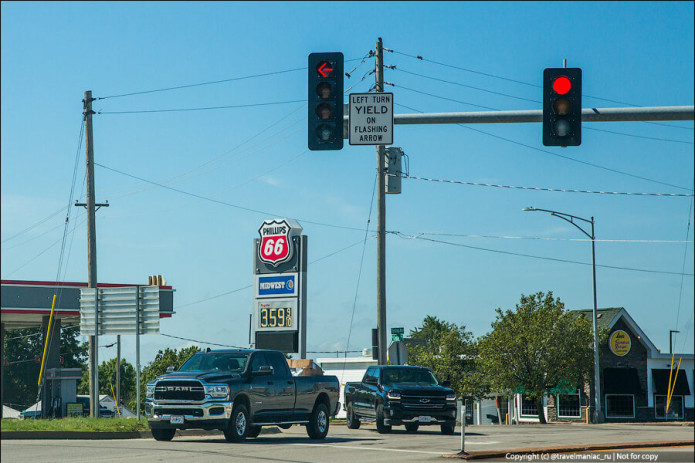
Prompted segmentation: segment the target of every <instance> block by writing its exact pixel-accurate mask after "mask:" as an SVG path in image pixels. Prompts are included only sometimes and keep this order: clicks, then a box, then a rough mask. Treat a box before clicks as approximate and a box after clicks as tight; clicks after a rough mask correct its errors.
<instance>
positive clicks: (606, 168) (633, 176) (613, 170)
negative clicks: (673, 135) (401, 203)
mask: <svg viewBox="0 0 695 463" xmlns="http://www.w3.org/2000/svg"><path fill="white" fill-rule="evenodd" d="M396 105H397V106H401V107H404V108H406V109H410V110H411V111H415V112H418V113H423V111H420V110H418V109H415V108H412V107H410V106H406V105H403V104H399V103H396ZM455 125H458V126H459V127H462V128H465V129H468V130H472V131H474V132H478V133H482V134H483V135H488V136H490V137H493V138H497V139H500V140H504V141H506V142H509V143H513V144H515V145H519V146H523V147H524V148H529V149H532V150H535V151H539V152H541V153H546V154H550V155H551V156H556V157H559V158H562V159H567V160H568V161H572V162H576V163H579V164H584V165H587V166H591V167H595V168H597V169H601V170H605V171H608V172H613V173H616V174H621V175H626V176H628V177H632V178H636V179H639V180H644V181H647V182H652V183H658V184H660V185H665V186H670V187H673V188H678V189H679V190H686V191H691V189H690V188H685V187H682V186H678V185H673V184H671V183H666V182H661V181H659V180H654V179H651V178H647V177H642V176H641V175H636V174H631V173H629V172H625V171H622V170H618V169H611V168H610V167H604V166H601V165H599V164H594V163H592V162H588V161H582V160H580V159H575V158H573V157H570V156H565V155H562V154H558V153H554V152H552V151H548V150H544V149H540V148H537V147H535V146H532V145H527V144H525V143H521V142H518V141H516V140H511V139H509V138H505V137H502V136H500V135H495V134H492V133H490V132H485V131H484V130H480V129H474V128H473V127H469V126H467V125H463V124H455Z"/></svg>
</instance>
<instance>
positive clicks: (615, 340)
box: [608, 330, 632, 357]
mask: <svg viewBox="0 0 695 463" xmlns="http://www.w3.org/2000/svg"><path fill="white" fill-rule="evenodd" d="M608 345H609V347H610V349H611V352H613V353H614V354H615V355H617V356H619V357H623V356H625V355H627V353H628V352H630V347H632V341H631V340H630V335H629V334H627V333H626V332H625V331H623V330H617V331H614V332H613V333H611V336H610V338H609V340H608Z"/></svg>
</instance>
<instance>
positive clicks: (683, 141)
mask: <svg viewBox="0 0 695 463" xmlns="http://www.w3.org/2000/svg"><path fill="white" fill-rule="evenodd" d="M436 80H441V79H436ZM386 84H387V85H391V86H393V87H397V88H402V89H404V90H408V91H410V92H414V93H419V94H421V95H426V96H431V97H433V98H439V99H440V100H446V101H451V102H454V103H460V104H465V105H468V106H474V107H476V108H482V109H488V110H490V111H501V110H500V109H499V108H493V107H490V106H483V105H479V104H476V103H471V102H470V101H462V100H457V99H456V98H451V97H446V96H441V95H436V94H434V93H429V92H425V91H422V90H417V89H414V88H410V87H406V86H404V85H401V84H393V83H386ZM507 96H508V95H507ZM583 129H584V130H593V131H596V132H604V133H610V134H612V135H622V136H624V137H632V138H641V139H644V140H655V141H666V142H672V143H683V144H686V145H694V144H695V143H694V142H691V141H685V140H676V139H673V138H660V137H648V136H645V135H635V134H632V133H625V132H616V131H615V130H606V129H598V128H595V127H586V126H584V127H583Z"/></svg>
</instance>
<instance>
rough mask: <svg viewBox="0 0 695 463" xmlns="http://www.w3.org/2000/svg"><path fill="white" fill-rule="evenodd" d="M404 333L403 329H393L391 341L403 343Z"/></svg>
mask: <svg viewBox="0 0 695 463" xmlns="http://www.w3.org/2000/svg"><path fill="white" fill-rule="evenodd" d="M403 333H405V330H404V329H403V328H391V341H402V340H403Z"/></svg>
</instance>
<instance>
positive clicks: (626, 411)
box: [606, 394, 635, 418]
mask: <svg viewBox="0 0 695 463" xmlns="http://www.w3.org/2000/svg"><path fill="white" fill-rule="evenodd" d="M634 417H635V396H634V395H627V394H606V418H634Z"/></svg>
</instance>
